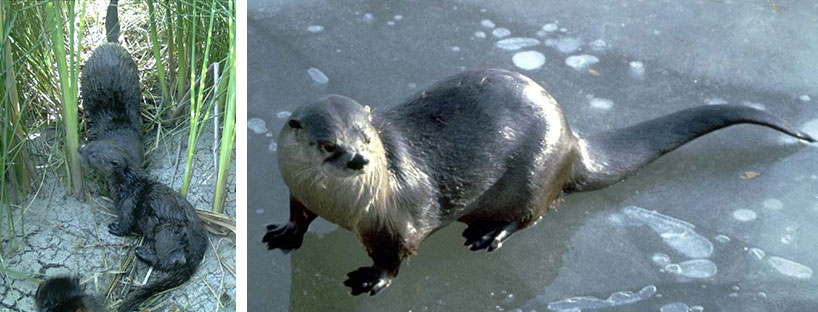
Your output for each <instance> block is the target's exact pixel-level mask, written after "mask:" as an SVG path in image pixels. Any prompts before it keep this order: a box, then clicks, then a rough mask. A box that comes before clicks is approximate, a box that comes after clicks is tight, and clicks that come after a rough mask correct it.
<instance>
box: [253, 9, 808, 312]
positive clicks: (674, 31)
mask: <svg viewBox="0 0 818 312" xmlns="http://www.w3.org/2000/svg"><path fill="white" fill-rule="evenodd" d="M434 3H437V4H438V6H436V7H430V6H429V5H431V2H418V1H405V2H398V1H369V2H364V1H345V2H344V3H340V2H338V1H328V0H310V1H301V0H298V1H296V0H288V1H281V0H278V1H271V2H268V1H251V2H250V4H249V9H250V12H249V14H248V30H249V34H248V44H249V45H248V67H249V71H248V92H249V94H248V101H249V107H248V116H247V118H248V119H252V120H254V121H253V124H252V125H251V126H252V127H253V129H250V131H248V141H249V142H248V143H249V153H248V154H249V162H248V164H249V168H248V174H249V177H248V179H249V183H248V185H249V193H248V196H249V197H248V201H249V203H251V205H250V207H248V209H247V212H246V213H247V215H248V217H249V222H248V224H249V227H250V229H249V239H250V243H249V245H248V251H249V255H248V266H249V268H248V272H249V283H248V285H247V286H248V288H247V289H248V290H249V296H248V298H249V306H248V310H249V311H525V312H528V311H532V310H536V311H540V312H542V311H557V310H567V311H570V310H571V309H574V311H578V310H582V311H780V310H791V311H806V310H810V309H814V307H815V306H818V295H816V294H818V276H816V275H815V274H814V273H813V272H814V270H816V269H818V249H816V248H815V246H818V235H815V233H818V197H816V196H817V195H818V147H816V146H809V145H805V144H802V143H798V142H795V141H794V140H789V139H787V138H785V137H784V136H783V135H780V134H779V133H777V132H774V131H772V130H769V129H766V128H761V127H754V126H736V127H733V128H729V129H726V130H722V131H719V132H717V133H714V134H711V135H708V136H705V137H703V138H701V139H698V140H696V141H694V142H692V143H691V144H689V145H687V146H685V147H683V148H681V149H679V150H677V151H675V152H673V153H670V154H669V155H667V156H665V157H664V158H661V159H659V160H658V161H656V162H655V163H654V164H652V165H650V166H648V167H646V168H644V169H643V170H642V171H641V172H640V174H639V175H637V176H635V177H632V178H630V179H629V180H626V181H625V182H623V183H620V184H617V185H615V186H613V187H611V188H608V189H604V190H601V191H596V192H589V193H578V194H574V195H571V196H568V197H566V199H565V201H564V202H563V204H562V205H561V208H560V209H559V210H558V211H552V212H550V213H548V214H546V215H545V217H544V218H543V220H542V221H541V222H539V223H538V224H537V225H536V226H534V227H532V228H529V229H527V230H524V231H521V232H519V233H518V234H516V235H515V236H514V237H513V238H511V239H510V240H508V241H506V243H505V244H504V245H503V248H501V249H500V250H498V251H495V252H492V253H486V252H471V251H469V250H468V249H467V248H466V247H464V246H462V243H463V238H462V237H461V236H460V233H461V232H462V230H463V229H464V225H462V224H459V223H457V224H453V225H451V226H449V227H448V228H445V229H443V230H441V231H439V232H437V233H435V234H434V235H432V236H431V237H430V238H429V239H428V240H427V241H426V242H425V243H424V244H423V246H422V247H421V248H420V250H419V252H418V255H416V256H414V257H412V258H410V260H409V261H408V262H405V263H404V265H403V266H402V267H401V271H400V274H399V276H398V278H396V279H395V280H394V281H393V282H392V285H391V286H390V287H389V288H387V289H386V290H385V291H384V292H382V293H381V294H379V295H378V296H375V297H369V296H359V297H353V296H350V295H349V294H348V293H349V289H348V288H347V287H345V286H343V285H342V284H341V283H342V282H343V281H344V279H345V278H346V273H347V272H349V271H352V270H354V269H357V268H358V267H360V266H365V265H369V264H370V260H369V259H368V258H367V257H366V255H365V253H364V250H363V248H362V247H361V246H360V245H359V244H358V243H357V241H356V240H355V237H354V236H353V234H352V233H350V232H348V231H346V230H343V229H340V228H338V227H337V226H334V225H332V224H329V223H327V222H316V223H314V224H313V226H312V228H311V232H310V233H308V234H307V236H306V237H305V240H304V246H303V247H302V248H301V249H299V250H297V251H294V252H292V253H290V254H288V255H284V254H282V253H281V252H280V251H268V250H266V249H265V248H264V246H263V245H261V244H260V243H259V239H260V238H261V236H262V234H263V233H264V226H265V225H266V224H268V223H282V222H285V221H286V220H287V218H288V213H289V212H288V193H287V189H286V187H285V186H284V184H283V182H282V180H281V177H280V175H279V173H278V168H277V165H276V156H275V145H274V144H272V143H275V139H276V137H277V136H278V131H279V130H280V129H281V127H282V126H283V125H284V123H285V121H286V118H287V117H288V116H289V112H292V111H293V109H295V108H296V107H298V105H300V104H303V103H305V102H307V101H309V100H312V99H315V98H317V97H319V96H321V95H324V94H327V93H339V94H344V95H346V96H349V97H352V98H354V99H356V100H358V101H359V102H361V103H363V104H367V105H371V106H372V107H373V108H374V109H377V108H378V107H382V106H386V105H395V104H398V103H400V102H401V101H402V100H404V99H406V98H407V97H409V96H410V95H411V94H413V93H415V92H419V91H421V90H423V89H424V88H426V87H427V86H429V85H430V84H432V83H434V82H435V81H438V80H440V79H443V78H445V77H447V76H449V75H452V74H454V73H458V72H461V71H463V70H470V69H481V68H487V67H498V68H505V69H510V70H516V71H519V72H522V73H524V74H526V75H528V76H530V77H532V78H533V79H534V80H536V81H538V82H540V83H542V84H543V85H544V86H546V87H547V89H549V90H550V91H551V93H552V94H553V96H554V98H556V100H557V101H558V102H560V103H561V105H562V108H563V111H564V112H565V114H566V117H567V119H568V122H569V124H570V125H571V127H572V129H573V130H574V131H576V132H578V133H593V132H597V131H603V130H608V129H612V128H617V127H623V126H626V125H630V124H633V123H636V122H639V121H642V120H646V119H649V118H653V117H657V116H660V115H664V114H667V113H670V112H673V111H676V110H680V109H683V108H687V107H692V106H696V105H722V104H728V103H729V104H744V105H750V106H754V107H759V108H764V109H766V110H767V111H768V112H770V113H772V114H775V115H777V116H780V117H783V118H785V119H787V120H789V121H790V122H791V123H793V124H794V125H796V126H798V127H799V128H802V129H804V130H805V131H807V132H809V133H811V134H812V135H813V136H815V135H818V126H816V125H818V106H816V105H818V104H816V102H815V100H814V98H816V96H818V75H816V74H815V70H814V69H815V68H818V53H815V51H818V32H815V31H807V29H815V28H816V22H815V19H814V16H816V15H818V4H815V2H814V1H809V0H798V1H788V2H783V1H755V2H748V1H736V0H732V1H731V0H723V1H688V2H686V3H685V4H680V3H677V2H676V1H643V2H633V1H628V2H621V1H614V0H602V1H591V0H581V1H572V2H565V1H542V0H519V1H466V0H463V1H452V0H444V1H436V2H434ZM314 26H320V27H314ZM520 53H525V54H522V56H517V57H516V60H515V55H520ZM569 59H570V61H567V60H569ZM253 118H257V119H253ZM319 221H320V220H319Z"/></svg>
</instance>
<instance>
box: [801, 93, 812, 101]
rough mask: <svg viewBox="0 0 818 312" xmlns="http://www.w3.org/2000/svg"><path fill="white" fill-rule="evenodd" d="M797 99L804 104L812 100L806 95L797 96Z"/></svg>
mask: <svg viewBox="0 0 818 312" xmlns="http://www.w3.org/2000/svg"><path fill="white" fill-rule="evenodd" d="M798 99H799V100H801V101H804V102H809V101H810V100H812V99H811V98H810V97H809V95H806V94H804V95H802V96H799V97H798Z"/></svg>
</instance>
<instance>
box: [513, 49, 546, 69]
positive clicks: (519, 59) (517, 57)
mask: <svg viewBox="0 0 818 312" xmlns="http://www.w3.org/2000/svg"><path fill="white" fill-rule="evenodd" d="M511 61H512V62H513V63H514V66H517V67H519V68H520V69H525V70H535V69H537V68H540V67H542V66H543V64H545V55H543V54H542V53H540V52H537V51H523V52H517V53H516V54H514V56H512V57H511Z"/></svg>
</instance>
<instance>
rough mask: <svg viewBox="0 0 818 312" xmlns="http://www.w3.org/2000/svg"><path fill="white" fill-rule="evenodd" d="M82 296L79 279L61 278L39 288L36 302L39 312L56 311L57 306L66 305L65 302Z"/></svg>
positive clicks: (51, 280)
mask: <svg viewBox="0 0 818 312" xmlns="http://www.w3.org/2000/svg"><path fill="white" fill-rule="evenodd" d="M78 296H82V289H80V283H79V279H78V278H77V277H71V276H60V277H54V278H50V279H47V280H45V281H43V282H42V283H40V286H39V287H37V293H36V294H35V295H34V299H35V300H34V301H35V302H36V304H37V310H38V311H56V310H58V309H56V308H55V306H57V305H60V304H62V305H65V303H64V302H66V301H69V300H71V299H72V298H74V297H78Z"/></svg>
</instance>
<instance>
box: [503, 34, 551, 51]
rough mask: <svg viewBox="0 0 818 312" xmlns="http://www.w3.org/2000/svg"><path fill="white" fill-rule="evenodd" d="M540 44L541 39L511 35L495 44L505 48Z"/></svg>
mask: <svg viewBox="0 0 818 312" xmlns="http://www.w3.org/2000/svg"><path fill="white" fill-rule="evenodd" d="M538 44H540V41H539V40H537V39H534V38H524V37H511V38H506V39H502V40H499V41H497V43H495V45H496V46H497V47H498V48H500V49H503V50H519V49H522V48H527V47H532V46H535V45H538Z"/></svg>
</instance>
